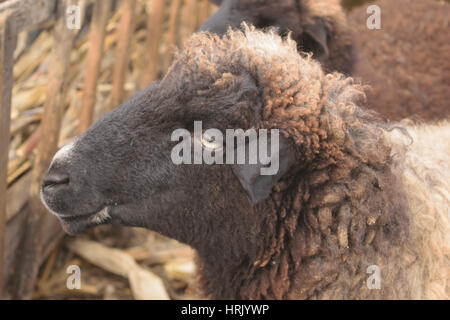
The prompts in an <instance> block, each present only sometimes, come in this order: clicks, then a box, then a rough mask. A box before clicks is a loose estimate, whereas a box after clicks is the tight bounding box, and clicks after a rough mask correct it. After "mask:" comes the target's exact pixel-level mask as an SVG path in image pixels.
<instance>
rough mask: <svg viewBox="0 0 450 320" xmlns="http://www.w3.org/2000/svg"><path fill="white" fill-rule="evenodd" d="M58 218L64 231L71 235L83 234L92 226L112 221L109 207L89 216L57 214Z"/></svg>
mask: <svg viewBox="0 0 450 320" xmlns="http://www.w3.org/2000/svg"><path fill="white" fill-rule="evenodd" d="M56 216H57V217H58V219H59V221H60V222H61V225H62V227H63V229H64V231H65V232H66V233H68V234H70V235H75V234H78V233H81V232H83V231H84V230H86V229H88V228H90V227H92V226H96V225H101V224H105V223H107V222H108V221H109V220H110V219H111V216H110V214H109V207H104V208H103V209H101V210H99V211H96V212H94V213H89V214H83V215H75V216H73V215H70V216H69V215H61V214H57V215H56Z"/></svg>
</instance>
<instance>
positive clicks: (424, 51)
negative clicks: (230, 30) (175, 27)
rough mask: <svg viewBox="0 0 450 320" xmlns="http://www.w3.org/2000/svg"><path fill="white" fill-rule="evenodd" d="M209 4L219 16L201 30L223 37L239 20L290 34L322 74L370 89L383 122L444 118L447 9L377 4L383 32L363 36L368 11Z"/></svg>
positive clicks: (307, 3) (259, 0) (230, 1)
mask: <svg viewBox="0 0 450 320" xmlns="http://www.w3.org/2000/svg"><path fill="white" fill-rule="evenodd" d="M215 2H216V3H217V4H220V3H221V6H220V9H219V11H218V12H217V13H216V14H215V15H214V16H213V17H211V18H210V19H209V20H208V21H206V22H205V24H204V25H203V26H202V27H201V28H200V30H203V31H211V32H216V33H218V34H223V33H224V32H225V31H226V28H227V26H231V27H239V26H240V24H241V22H242V21H246V22H248V23H251V24H253V25H255V26H256V27H259V28H265V27H268V26H276V27H278V28H279V29H280V33H282V34H284V33H286V31H287V30H290V31H291V32H292V37H293V38H294V39H295V40H296V41H297V42H298V48H299V50H300V51H305V52H313V54H314V57H315V58H316V59H317V60H319V61H320V62H321V63H322V65H323V67H324V69H325V70H326V71H339V72H342V73H345V74H347V75H352V76H353V77H354V78H356V79H358V80H360V81H361V82H363V83H365V84H367V85H370V86H371V87H372V90H369V91H367V99H368V105H370V106H371V108H373V109H374V110H376V111H378V112H380V113H382V114H383V115H384V116H386V117H387V118H390V119H392V120H400V119H403V118H405V117H410V116H413V115H414V116H416V117H419V118H423V119H428V120H431V119H439V118H441V117H448V116H450V108H449V106H448V101H449V99H450V79H449V76H448V74H449V72H448V70H450V59H448V52H449V51H450V36H449V33H448V32H447V30H448V28H449V20H448V16H449V15H450V4H448V3H445V2H442V1H441V2H439V1H435V0H396V1H391V0H379V1H377V2H375V4H376V5H378V6H379V7H380V8H381V27H382V29H381V30H369V29H368V27H367V26H366V21H367V19H368V18H369V14H367V13H366V9H367V6H362V7H360V8H358V9H356V10H353V11H352V12H351V13H350V14H349V16H348V19H346V18H345V15H344V12H343V10H342V8H341V6H340V4H339V1H338V0H283V1H276V2H275V1H270V0H239V1H238V0H223V1H215ZM371 4H372V3H371ZM446 70H447V71H446Z"/></svg>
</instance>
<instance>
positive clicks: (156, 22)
mask: <svg viewBox="0 0 450 320" xmlns="http://www.w3.org/2000/svg"><path fill="white" fill-rule="evenodd" d="M165 3H166V0H152V2H151V8H150V12H149V14H148V20H147V38H146V41H145V67H144V70H142V77H141V83H140V87H141V88H145V87H146V86H147V85H149V84H150V83H151V82H153V81H154V80H156V79H157V78H158V70H159V61H160V59H159V43H160V41H161V34H162V25H163V21H164V7H165Z"/></svg>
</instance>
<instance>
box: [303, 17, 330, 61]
mask: <svg viewBox="0 0 450 320" xmlns="http://www.w3.org/2000/svg"><path fill="white" fill-rule="evenodd" d="M299 45H300V47H301V48H300V49H301V50H303V51H306V52H312V53H313V54H314V55H313V57H314V58H316V59H317V60H319V61H323V60H325V59H326V58H327V57H328V54H329V52H328V41H327V29H326V28H325V25H324V24H323V21H321V20H316V21H315V23H314V24H310V25H307V26H305V29H304V33H303V35H302V37H301V39H300V40H299Z"/></svg>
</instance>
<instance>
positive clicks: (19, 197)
mask: <svg viewBox="0 0 450 320" xmlns="http://www.w3.org/2000/svg"><path fill="white" fill-rule="evenodd" d="M31 181H32V180H31V173H30V172H29V173H27V174H25V175H24V176H23V177H21V178H20V179H19V180H18V181H17V182H15V183H14V184H13V185H12V186H11V187H10V188H8V191H7V192H6V223H8V221H10V220H11V219H13V218H14V216H15V215H16V214H18V213H19V211H20V210H21V209H22V208H23V207H24V206H25V204H26V203H27V201H28V196H27V194H28V191H29V189H30V185H31Z"/></svg>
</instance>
